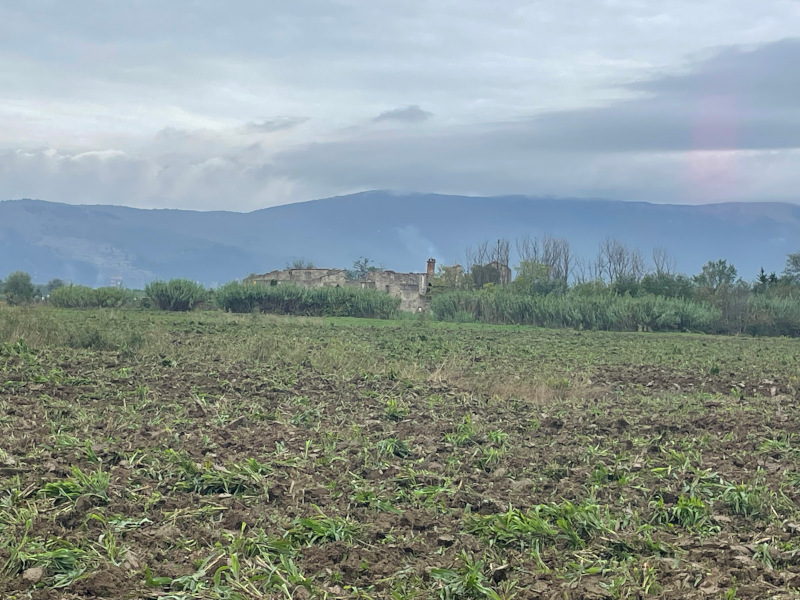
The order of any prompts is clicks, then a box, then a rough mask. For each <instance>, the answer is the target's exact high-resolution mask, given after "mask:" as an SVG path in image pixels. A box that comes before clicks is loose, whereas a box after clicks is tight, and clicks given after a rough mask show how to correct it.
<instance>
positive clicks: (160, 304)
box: [144, 279, 208, 311]
mask: <svg viewBox="0 0 800 600" xmlns="http://www.w3.org/2000/svg"><path fill="white" fill-rule="evenodd" d="M144 293H145V296H146V298H147V303H148V304H149V305H151V306H152V307H153V308H158V309H160V310H169V311H187V310H192V309H193V308H194V307H195V306H196V305H197V304H199V303H200V302H203V301H204V300H205V299H206V297H207V296H208V292H207V291H206V288H204V287H203V286H202V285H200V284H199V283H195V282H194V281H191V280H190V279H170V280H169V281H154V282H153V283H148V284H147V287H145V289H144Z"/></svg>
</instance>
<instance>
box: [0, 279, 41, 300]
mask: <svg viewBox="0 0 800 600" xmlns="http://www.w3.org/2000/svg"><path fill="white" fill-rule="evenodd" d="M35 291H36V290H35V288H34V287H33V284H32V283H31V276H30V275H28V274H27V273H25V272H24V271H15V272H13V273H11V275H9V276H8V279H6V283H5V294H6V302H8V303H9V304H11V305H12V306H14V305H19V304H27V303H28V302H32V301H33V297H34V293H35Z"/></svg>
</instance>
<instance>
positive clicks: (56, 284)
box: [45, 279, 67, 294]
mask: <svg viewBox="0 0 800 600" xmlns="http://www.w3.org/2000/svg"><path fill="white" fill-rule="evenodd" d="M65 285H67V284H66V283H64V282H63V281H62V280H60V279H51V280H50V281H48V282H47V285H46V286H45V290H46V291H47V293H48V294H50V293H52V291H53V290H57V289H58V288H60V287H64V286H65Z"/></svg>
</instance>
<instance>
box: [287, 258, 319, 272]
mask: <svg viewBox="0 0 800 600" xmlns="http://www.w3.org/2000/svg"><path fill="white" fill-rule="evenodd" d="M313 268H314V263H313V262H311V261H310V260H308V259H307V258H302V257H301V258H295V259H294V260H292V261H291V262H288V263H286V270H287V271H288V270H291V269H313Z"/></svg>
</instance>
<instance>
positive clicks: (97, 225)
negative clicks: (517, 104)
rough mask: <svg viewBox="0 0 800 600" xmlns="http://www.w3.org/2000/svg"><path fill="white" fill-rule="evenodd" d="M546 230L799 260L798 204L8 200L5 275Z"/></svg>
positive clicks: (406, 247) (332, 255) (211, 274)
mask: <svg viewBox="0 0 800 600" xmlns="http://www.w3.org/2000/svg"><path fill="white" fill-rule="evenodd" d="M525 233H528V234H531V235H541V234H545V233H549V234H553V235H555V236H559V237H565V238H567V239H568V240H569V241H570V242H571V243H572V247H573V250H574V252H575V253H577V254H580V255H584V256H586V257H587V258H588V257H593V256H594V255H595V254H596V252H597V245H598V243H599V242H600V241H601V240H603V239H604V238H605V237H606V236H612V237H615V238H618V239H620V240H622V241H624V242H626V243H628V244H629V245H631V246H636V247H639V248H640V249H641V250H642V251H643V253H644V254H645V255H646V256H649V254H650V251H651V249H652V248H653V247H655V246H664V247H666V248H667V249H668V250H670V252H671V253H672V254H673V256H674V257H675V258H676V259H677V261H678V267H679V269H680V270H681V271H683V272H686V273H696V272H698V271H699V270H700V267H701V266H702V264H703V263H705V262H706V261H707V260H712V259H717V258H726V259H728V260H729V261H730V262H732V263H733V264H734V265H736V267H737V268H738V269H739V274H740V275H741V276H742V277H744V278H746V279H748V280H750V279H753V278H754V277H755V275H756V274H757V272H758V269H759V268H760V267H761V266H763V267H764V268H765V269H766V270H767V271H772V270H775V271H781V270H782V268H783V266H784V263H785V258H786V254H788V253H790V252H798V251H800V206H798V205H794V204H777V203H728V204H710V205H703V206H683V205H665V204H647V203H643V202H641V203H633V202H617V201H610V200H578V199H567V198H564V199H552V198H531V197H521V196H513V197H496V198H476V197H462V196H443V195H434V194H400V193H394V192H384V191H373V192H364V193H360V194H353V195H350V196H341V197H336V198H327V199H324V200H314V201H311V202H302V203H297V204H289V205H285V206H277V207H273V208H267V209H263V210H258V211H255V212H251V213H236V212H197V211H185V210H140V209H133V208H126V207H120V206H73V205H67V204H58V203H52V202H44V201H40V200H14V201H5V202H0V278H4V277H5V276H6V275H7V274H8V273H10V272H11V271H14V270H17V269H21V270H24V271H28V272H30V273H31V274H32V275H33V278H34V280H35V281H37V282H46V281H48V280H49V279H52V278H56V277H58V278H61V279H65V280H70V281H73V282H75V283H82V284H87V285H108V283H109V282H110V280H111V278H112V277H122V278H123V280H124V283H125V285H126V286H127V287H131V288H138V287H142V286H143V285H144V284H145V283H146V282H148V281H151V280H153V279H156V278H160V279H166V278H170V277H188V278H190V279H194V280H197V281H200V282H202V283H204V284H207V285H210V284H214V283H224V282H226V281H230V280H232V279H237V278H242V277H245V276H247V275H248V274H250V273H263V272H266V271H270V270H272V269H276V268H283V267H284V265H285V264H286V263H287V262H288V261H290V260H292V259H293V258H299V257H305V258H308V259H310V260H312V261H313V262H314V263H315V264H316V265H317V266H320V267H345V266H349V265H351V264H352V262H353V260H354V259H355V258H358V257H359V256H366V257H369V258H371V259H373V260H374V261H376V262H377V263H381V264H383V265H384V266H385V267H386V268H387V269H393V270H396V271H418V272H422V271H424V270H425V262H426V260H427V259H428V258H429V257H430V256H434V257H435V258H437V259H438V260H439V261H440V262H444V263H445V264H452V263H455V262H458V260H459V258H461V257H463V252H464V248H465V247H467V246H470V245H475V244H477V243H479V242H480V241H482V240H486V239H488V240H493V239H496V238H498V237H508V238H511V239H513V238H515V237H518V236H521V235H522V234H525Z"/></svg>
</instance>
